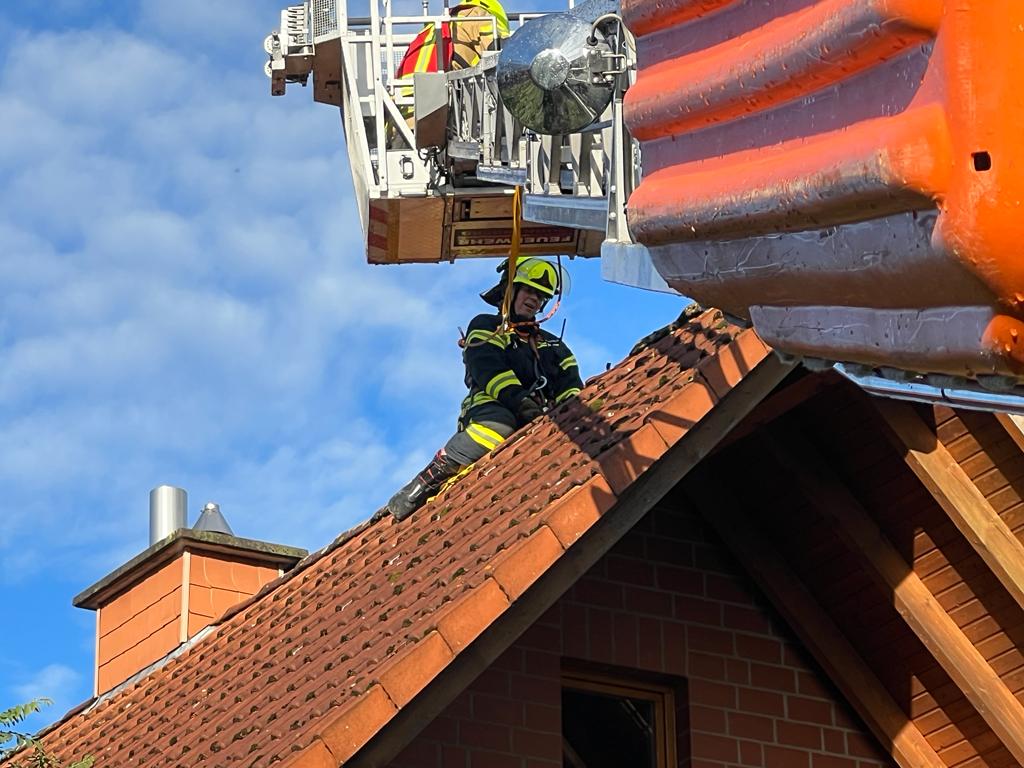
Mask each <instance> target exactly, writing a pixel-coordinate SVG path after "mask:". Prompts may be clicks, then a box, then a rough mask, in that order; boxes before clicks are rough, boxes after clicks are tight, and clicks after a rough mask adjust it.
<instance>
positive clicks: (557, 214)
mask: <svg viewBox="0 0 1024 768" xmlns="http://www.w3.org/2000/svg"><path fill="white" fill-rule="evenodd" d="M348 10H349V9H348V7H346V6H345V4H344V3H343V2H339V1H338V0H307V2H305V3H303V4H300V5H294V6H291V7H289V8H287V9H285V10H284V11H283V12H282V16H281V27H280V30H279V31H278V32H276V33H274V34H272V35H271V36H270V37H268V39H267V42H266V48H267V52H268V53H269V55H270V61H269V62H268V65H267V73H268V74H269V75H270V77H271V83H272V86H271V87H272V92H273V93H275V94H281V93H284V92H285V90H286V88H287V86H288V84H290V83H303V84H305V83H306V82H307V81H308V80H309V79H310V78H312V82H313V97H314V99H315V100H316V101H319V102H323V103H326V104H331V105H333V106H335V107H338V108H340V111H341V117H342V124H343V129H344V135H345V143H346V147H347V150H348V156H349V163H350V165H351V169H352V177H353V181H354V184H355V190H356V200H357V203H358V206H359V212H360V217H361V222H362V226H363V231H364V233H365V236H366V256H367V260H368V261H369V262H371V263H408V262H424V261H427V262H438V261H453V260H457V259H460V258H465V257H481V256H505V255H507V253H508V249H509V246H510V243H511V233H512V217H513V215H514V211H513V207H512V201H513V197H514V195H513V192H514V190H515V189H516V188H517V187H519V188H521V189H522V190H523V192H524V196H523V201H524V204H523V218H524V219H525V221H524V223H523V231H522V239H521V242H522V248H521V251H522V252H523V253H529V254H537V255H560V256H571V257H575V256H580V257H600V259H601V265H602V274H603V275H604V276H605V278H606V279H608V280H612V281H615V282H620V283H625V284H628V285H633V286H637V287H640V288H648V289H654V290H668V291H674V292H678V293H680V294H682V295H685V296H688V297H691V298H693V299H696V300H697V301H700V302H701V303H703V304H708V305H714V306H717V307H720V308H722V309H723V310H724V311H726V312H728V313H730V314H731V315H733V316H735V317H737V318H739V319H742V320H743V321H745V322H747V323H749V324H752V325H753V327H754V328H755V329H756V330H757V332H758V333H759V334H760V335H761V337H762V338H763V339H764V340H765V341H766V342H767V343H768V344H770V345H771V346H772V347H773V348H774V349H775V350H776V352H778V353H779V354H781V355H789V356H792V357H794V358H799V359H801V360H802V361H803V362H804V363H805V364H806V365H808V366H809V367H812V368H830V367H835V368H836V369H837V370H838V371H839V372H840V373H842V374H843V375H845V376H847V377H848V378H850V379H852V380H854V381H856V382H857V383H858V384H860V385H861V386H863V387H865V388H866V389H868V390H869V391H872V392H876V393H879V394H885V395H889V396H893V397H902V398H907V399H915V400H923V401H928V402H946V403H949V404H950V405H953V406H956V407H968V408H980V409H984V410H994V411H1010V412H1024V397H1022V395H1024V257H1022V256H1021V255H1020V253H1019V252H1020V245H1019V241H1020V227H1019V225H1018V219H1019V218H1020V215H1021V205H1022V200H1024V137H1022V135H1021V130H1020V127H1021V126H1022V125H1024V96H1022V95H1021V94H1022V91H1021V89H1020V87H1019V83H1020V80H1021V76H1022V75H1024V4H1021V3H1019V2H1017V1H1016V0H957V2H949V1H948V0H947V1H946V2H943V0H774V2H771V3H764V2H751V1H750V0H664V1H663V2H657V3H655V2H649V1H648V0H621V2H618V1H615V2H613V1H612V0H587V2H584V3H581V4H579V5H577V6H576V7H574V8H570V9H568V10H566V11H565V12H561V13H548V14H529V13H518V14H510V17H511V19H512V20H513V22H514V24H513V26H514V31H513V33H512V35H511V36H510V37H508V38H506V39H504V40H500V41H499V45H498V46H497V50H492V51H487V52H485V53H483V55H482V56H481V59H480V61H479V62H478V63H477V64H476V65H475V66H472V67H469V68H465V69H459V70H453V71H448V72H444V71H438V72H429V73H417V74H415V75H413V76H412V77H407V78H398V77H396V71H397V69H398V66H397V65H398V62H399V61H400V60H401V58H402V56H403V55H404V52H405V49H406V47H407V46H408V45H409V44H410V42H411V41H412V40H413V38H414V37H415V36H416V35H417V34H418V33H419V32H420V31H421V30H422V29H423V27H424V25H434V27H435V31H436V32H438V33H440V31H441V29H442V28H443V26H444V25H445V24H458V23H460V21H459V17H458V14H457V13H456V14H454V15H453V14H451V13H449V12H448V11H447V10H443V11H442V13H441V14H438V15H430V14H429V13H427V12H426V11H427V9H425V10H424V13H423V14H422V15H414V16H398V15H394V14H393V13H392V9H391V6H390V2H388V1H386V0H369V1H368V7H367V8H366V9H365V11H366V12H365V15H363V16H360V17H352V16H349V15H348ZM438 69H442V67H439V68H438Z"/></svg>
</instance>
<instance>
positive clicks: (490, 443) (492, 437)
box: [466, 423, 505, 451]
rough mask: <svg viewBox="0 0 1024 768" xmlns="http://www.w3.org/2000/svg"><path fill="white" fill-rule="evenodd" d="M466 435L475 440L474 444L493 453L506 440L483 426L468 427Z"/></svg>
mask: <svg viewBox="0 0 1024 768" xmlns="http://www.w3.org/2000/svg"><path fill="white" fill-rule="evenodd" d="M466 434H467V435H469V436H470V437H471V438H473V442H475V443H478V444H480V445H482V446H483V447H484V448H486V449H487V450H489V451H491V450H494V449H495V448H497V447H498V446H499V445H501V443H503V442H504V440H505V438H504V437H502V436H501V435H499V434H498V433H497V432H495V431H494V430H493V429H490V428H489V427H485V426H484V425H483V424H476V423H471V424H470V425H469V426H468V427H466Z"/></svg>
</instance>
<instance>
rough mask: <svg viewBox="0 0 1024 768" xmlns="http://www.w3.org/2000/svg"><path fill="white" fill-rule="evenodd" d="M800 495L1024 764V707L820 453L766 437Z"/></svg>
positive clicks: (792, 440)
mask: <svg viewBox="0 0 1024 768" xmlns="http://www.w3.org/2000/svg"><path fill="white" fill-rule="evenodd" d="M765 442H766V443H767V446H768V449H769V451H770V452H771V454H772V455H774V456H775V458H776V460H777V461H778V462H779V463H780V464H781V465H782V466H783V467H784V468H785V469H787V470H788V471H789V473H790V474H791V475H792V479H793V480H794V481H795V482H796V485H797V486H798V487H799V488H800V491H801V493H802V494H803V495H804V497H805V498H807V500H808V501H810V502H812V503H813V504H814V506H815V509H816V510H818V512H820V513H821V514H822V515H823V516H824V517H825V518H827V519H828V520H830V521H831V522H832V523H833V524H834V525H835V528H836V532H837V533H838V534H839V535H840V536H841V537H842V539H843V540H844V541H845V542H846V544H847V545H848V546H849V547H850V549H851V551H853V552H854V553H855V554H857V555H858V557H859V558H860V560H861V562H862V563H863V565H864V567H865V569H866V571H867V573H868V574H869V575H870V576H871V577H872V578H873V579H874V580H875V581H876V582H877V583H878V584H879V585H880V586H881V587H882V588H883V589H884V590H885V591H886V592H887V593H888V594H889V595H890V596H891V598H892V601H893V605H894V606H895V608H896V610H897V611H898V612H899V614H900V615H901V616H902V617H903V619H904V620H905V621H906V622H907V625H908V626H909V627H910V628H911V629H912V630H913V631H914V634H916V635H917V637H918V638H919V639H920V640H921V642H922V643H923V644H924V646H925V647H926V648H927V649H928V650H929V651H930V652H931V654H932V656H934V657H935V660H936V661H937V662H938V663H939V664H940V665H941V666H942V668H943V669H944V670H945V671H946V674H947V675H949V677H950V678H951V679H952V680H953V682H955V683H956V684H957V686H958V687H959V688H960V690H961V691H963V694H964V696H965V697H966V698H967V700H968V701H970V702H971V704H972V705H973V706H974V708H975V710H977V712H978V714H980V715H981V716H982V718H984V720H985V722H986V723H988V725H989V727H990V728H991V729H992V731H993V733H995V734H996V736H997V737H998V738H999V739H1000V741H1002V743H1003V745H1004V746H1005V747H1006V749H1007V750H1008V751H1009V752H1010V753H1011V754H1012V755H1013V756H1014V757H1015V758H1016V759H1017V760H1018V762H1020V764H1021V765H1024V706H1022V705H1021V703H1020V702H1019V701H1018V700H1017V699H1016V697H1015V696H1014V695H1013V694H1012V693H1011V692H1010V690H1009V688H1007V687H1006V684H1005V683H1003V681H1002V679H1000V677H999V676H998V675H997V674H996V673H995V671H993V669H992V667H990V666H989V664H988V662H986V661H985V659H984V657H983V656H982V655H981V654H980V653H979V652H978V649H977V648H975V647H974V645H973V644H972V643H971V641H970V640H968V639H967V637H966V636H965V635H964V633H963V631H961V629H960V627H958V626H957V625H956V623H955V622H954V621H953V619H952V618H950V616H949V614H948V613H946V611H945V610H944V609H943V608H942V606H941V605H939V603H938V602H937V601H936V600H935V596H934V595H932V593H931V592H930V591H929V590H928V588H927V587H926V586H925V585H924V582H922V581H921V579H920V577H919V576H918V575H917V574H916V573H914V571H913V570H912V569H911V568H910V566H909V565H908V564H907V562H906V560H904V559H903V557H902V555H900V553H899V552H898V551H897V550H896V548H895V547H893V545H892V543H891V542H890V541H889V540H888V539H887V538H886V537H885V534H884V533H883V532H882V531H881V530H880V529H879V528H878V526H877V525H876V524H875V522H874V521H873V520H872V519H871V517H870V515H869V514H868V513H867V511H866V510H865V509H864V508H863V507H862V506H861V504H860V502H859V501H857V499H856V498H855V497H854V495H853V493H852V492H851V491H850V490H849V488H847V487H846V485H845V484H844V483H843V482H842V480H841V479H840V478H839V477H837V476H836V474H835V473H834V472H833V471H832V469H831V468H830V467H829V466H828V465H827V464H826V463H825V461H824V460H823V459H822V458H821V455H820V453H819V452H818V451H817V449H815V448H814V447H813V446H812V445H811V444H810V443H808V442H807V441H806V439H804V438H803V437H801V436H799V435H797V434H796V433H795V432H792V431H788V432H786V433H781V432H777V431H776V430H772V432H771V437H768V438H766V439H765Z"/></svg>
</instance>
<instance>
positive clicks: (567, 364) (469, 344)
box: [462, 315, 583, 416]
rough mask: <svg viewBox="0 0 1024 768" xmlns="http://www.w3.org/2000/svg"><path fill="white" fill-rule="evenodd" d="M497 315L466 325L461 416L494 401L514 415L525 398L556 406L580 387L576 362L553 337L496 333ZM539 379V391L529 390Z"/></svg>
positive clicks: (542, 332)
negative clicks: (465, 391) (541, 381)
mask: <svg viewBox="0 0 1024 768" xmlns="http://www.w3.org/2000/svg"><path fill="white" fill-rule="evenodd" d="M500 325H501V316H500V315H477V316H476V317H474V318H473V321H472V322H471V323H470V324H469V330H468V332H467V333H466V346H465V349H464V350H463V353H462V357H463V360H464V361H465V363H466V385H467V386H468V387H469V394H468V395H467V396H466V399H465V400H464V401H463V403H462V416H465V415H466V414H467V412H468V411H469V410H470V409H471V408H475V407H477V406H479V405H484V404H486V403H494V402H497V403H499V404H501V405H502V406H504V407H505V408H507V409H508V410H510V411H511V412H512V413H516V411H517V409H518V407H519V404H520V402H522V399H523V398H524V397H525V396H526V395H527V394H533V395H534V396H535V397H536V399H537V400H538V401H539V402H540V401H543V402H544V403H545V404H551V403H560V402H562V401H563V400H565V399H566V398H569V397H572V396H573V395H576V394H579V391H580V389H581V388H582V387H583V382H582V380H581V379H580V369H579V366H578V365H577V363H576V357H575V356H574V355H573V354H572V352H571V351H570V350H569V347H568V346H566V344H565V343H564V342H563V341H562V340H561V339H559V338H558V337H557V336H555V335H554V334H551V333H548V332H547V331H545V330H543V329H540V328H537V329H536V330H533V332H532V334H531V336H532V339H533V343H532V344H531V341H530V338H528V337H527V338H524V337H523V336H522V335H520V333H517V332H516V331H511V332H509V333H505V334H499V333H497V329H498V327H499V326H500ZM540 377H543V378H544V380H545V381H546V382H547V384H546V386H544V387H543V389H542V390H539V391H538V390H534V391H533V392H532V393H531V387H534V385H535V384H536V383H537V382H538V380H539V379H540Z"/></svg>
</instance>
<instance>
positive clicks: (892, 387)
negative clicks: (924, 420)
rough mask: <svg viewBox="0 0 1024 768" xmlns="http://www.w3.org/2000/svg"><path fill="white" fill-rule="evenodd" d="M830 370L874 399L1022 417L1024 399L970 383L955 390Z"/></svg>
mask: <svg viewBox="0 0 1024 768" xmlns="http://www.w3.org/2000/svg"><path fill="white" fill-rule="evenodd" d="M834 368H835V369H836V371H838V372H839V373H840V374H841V375H843V376H844V377H846V378H847V379H849V380H850V381H852V382H853V383H854V384H856V385H857V386H859V387H861V388H862V389H863V390H864V391H865V392H867V393H869V394H872V395H875V396H876V397H891V398H894V399H896V400H909V401H911V402H915V403H927V404H929V405H936V404H939V405H945V406H948V407H950V408H965V409H967V410H972V411H989V412H991V411H999V412H1002V413H1017V414H1021V415H1024V396H1022V395H1014V394H1001V393H998V392H991V391H989V390H986V389H984V388H982V387H981V386H979V385H977V384H975V383H974V382H971V381H966V380H965V381H963V382H962V383H961V384H959V385H958V386H956V387H939V386H934V385H932V384H929V383H926V382H920V381H893V380H892V379H886V378H884V377H882V376H876V375H874V374H860V373H857V372H856V371H854V370H851V369H850V368H848V367H847V366H846V365H844V364H843V363H836V364H835V366H834Z"/></svg>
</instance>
